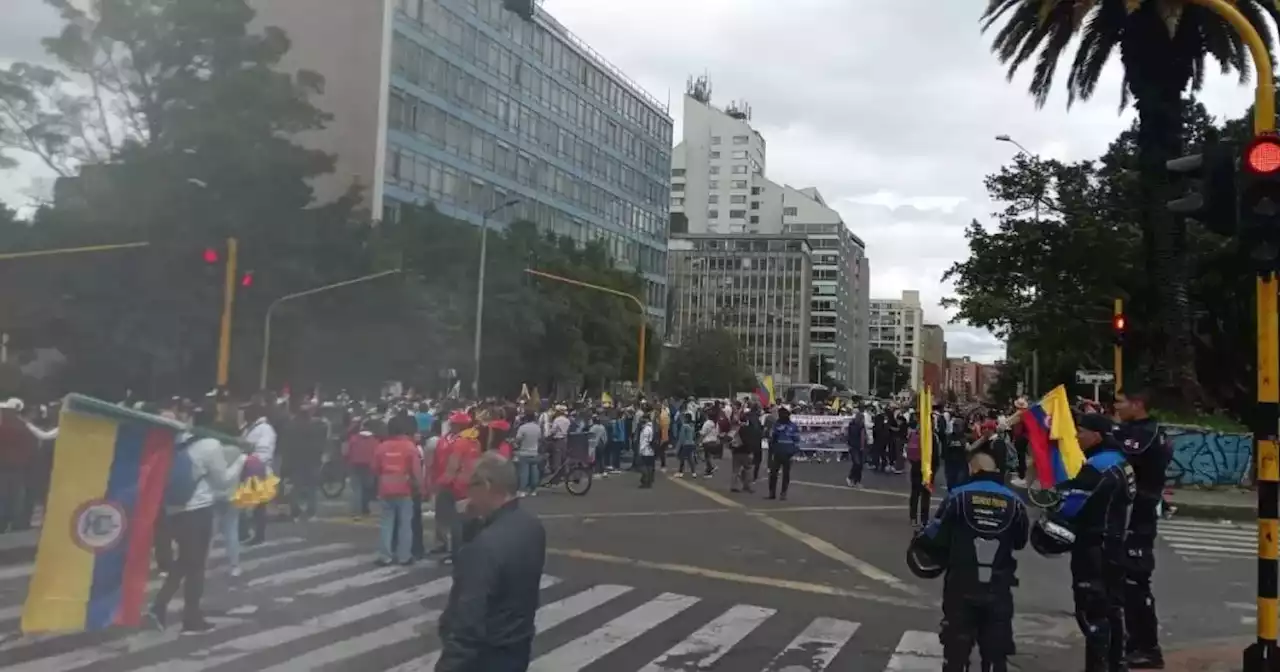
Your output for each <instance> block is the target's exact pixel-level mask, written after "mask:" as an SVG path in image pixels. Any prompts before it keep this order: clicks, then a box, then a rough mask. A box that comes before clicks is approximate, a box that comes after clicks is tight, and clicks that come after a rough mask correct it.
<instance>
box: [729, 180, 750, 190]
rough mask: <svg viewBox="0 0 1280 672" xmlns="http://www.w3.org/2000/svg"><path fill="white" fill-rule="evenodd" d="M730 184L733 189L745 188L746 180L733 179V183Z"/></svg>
mask: <svg viewBox="0 0 1280 672" xmlns="http://www.w3.org/2000/svg"><path fill="white" fill-rule="evenodd" d="M730 186H732V187H733V188H734V189H746V188H747V181H746V180H734V181H733V184H732V185H730Z"/></svg>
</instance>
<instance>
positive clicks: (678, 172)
mask: <svg viewBox="0 0 1280 672" xmlns="http://www.w3.org/2000/svg"><path fill="white" fill-rule="evenodd" d="M671 177H684V168H672V169H671Z"/></svg>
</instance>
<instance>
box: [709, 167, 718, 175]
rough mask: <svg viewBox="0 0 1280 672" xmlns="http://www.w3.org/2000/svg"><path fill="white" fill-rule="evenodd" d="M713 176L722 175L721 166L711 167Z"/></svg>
mask: <svg viewBox="0 0 1280 672" xmlns="http://www.w3.org/2000/svg"><path fill="white" fill-rule="evenodd" d="M711 174H712V175H719V174H720V166H711Z"/></svg>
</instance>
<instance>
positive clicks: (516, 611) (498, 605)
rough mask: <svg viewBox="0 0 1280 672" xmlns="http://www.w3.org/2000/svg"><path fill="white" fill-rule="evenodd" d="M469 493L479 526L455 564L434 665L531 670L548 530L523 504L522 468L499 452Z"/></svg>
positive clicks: (492, 671) (441, 671)
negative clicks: (518, 481) (518, 489)
mask: <svg viewBox="0 0 1280 672" xmlns="http://www.w3.org/2000/svg"><path fill="white" fill-rule="evenodd" d="M467 494H468V496H469V498H468V499H467V500H466V504H467V515H468V516H472V517H475V518H477V519H479V521H480V524H479V526H478V527H479V530H478V531H477V532H476V534H475V537H474V538H473V539H471V540H470V541H469V542H468V543H466V544H464V545H463V546H462V548H461V550H460V551H459V554H458V559H457V561H456V562H454V564H453V589H452V590H451V591H450V592H449V603H448V606H446V607H445V610H444V614H443V615H442V616H441V617H440V641H441V643H442V645H443V646H442V651H441V654H440V661H439V662H438V663H437V664H436V670H435V672H525V671H526V670H527V669H528V668H529V656H530V649H531V647H532V644H533V636H534V634H535V626H534V616H535V614H536V613H537V611H538V592H539V584H540V583H541V581H542V567H543V564H544V562H545V561H546V550H547V534H546V530H544V529H543V527H542V522H541V521H539V520H538V519H537V517H535V516H534V515H533V514H531V513H529V512H527V511H525V510H523V509H521V508H520V504H519V502H520V500H519V498H518V497H517V496H516V470H515V468H514V467H513V466H512V465H511V463H510V462H509V461H508V460H507V459H505V458H503V457H502V456H501V455H498V454H495V453H486V454H485V455H484V456H483V457H481V458H480V460H479V462H477V464H476V468H475V471H474V472H472V475H471V481H470V485H469V488H468V492H467Z"/></svg>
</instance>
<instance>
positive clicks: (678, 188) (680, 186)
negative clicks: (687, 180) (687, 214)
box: [671, 182, 684, 191]
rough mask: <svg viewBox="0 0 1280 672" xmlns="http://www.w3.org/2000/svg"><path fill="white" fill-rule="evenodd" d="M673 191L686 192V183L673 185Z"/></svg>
mask: <svg viewBox="0 0 1280 672" xmlns="http://www.w3.org/2000/svg"><path fill="white" fill-rule="evenodd" d="M671 191H684V183H683V182H676V183H675V184H673V185H671Z"/></svg>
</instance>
